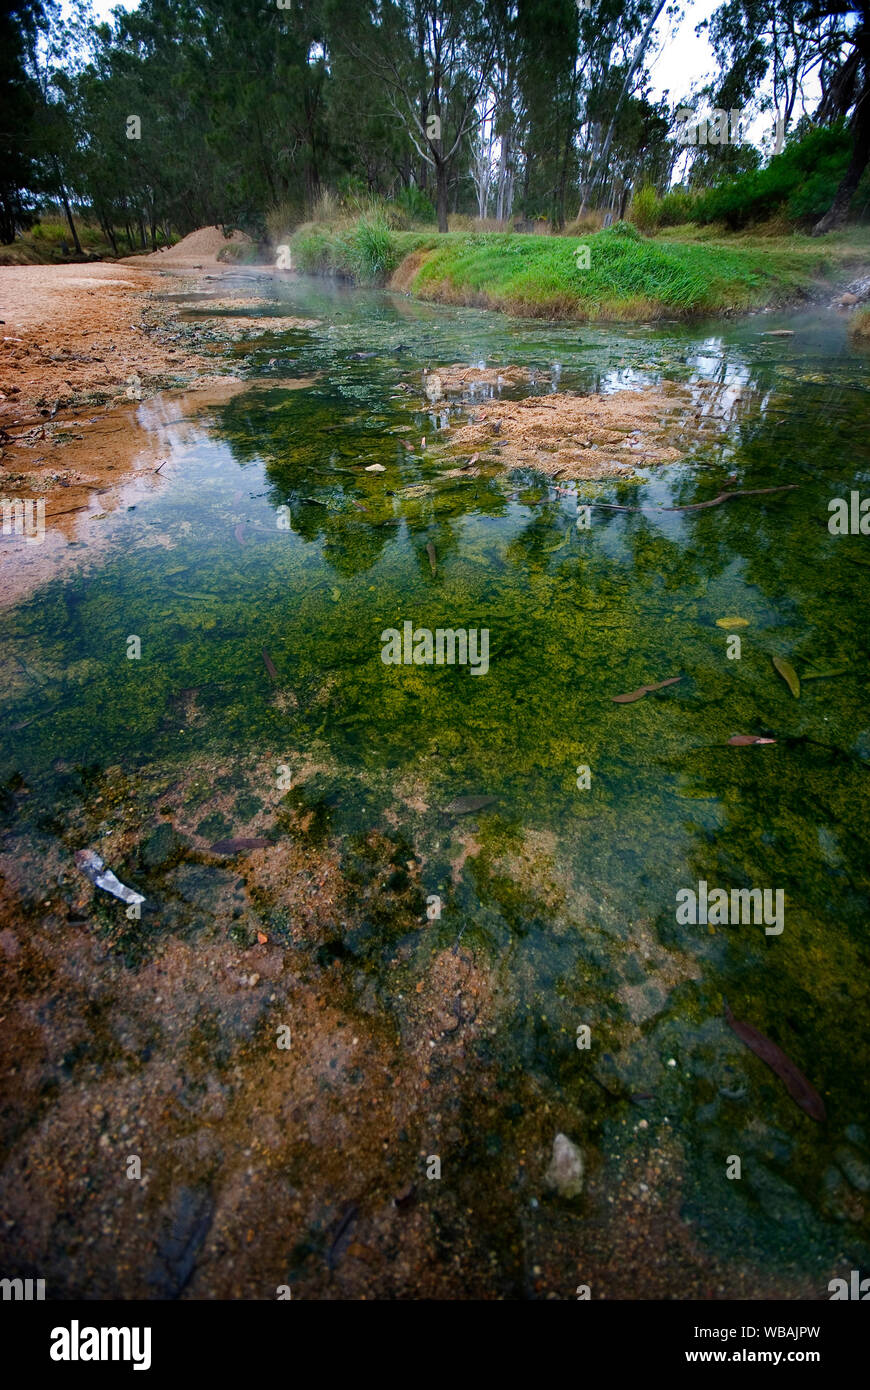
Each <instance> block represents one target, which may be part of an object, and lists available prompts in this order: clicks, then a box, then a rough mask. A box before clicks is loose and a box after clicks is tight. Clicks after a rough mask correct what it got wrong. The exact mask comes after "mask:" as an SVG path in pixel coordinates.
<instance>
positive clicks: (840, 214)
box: [812, 81, 870, 236]
mask: <svg viewBox="0 0 870 1390" xmlns="http://www.w3.org/2000/svg"><path fill="white" fill-rule="evenodd" d="M852 131H853V139H854V144H853V146H852V158H851V159H850V161H849V167H848V169H847V170H846V172H845V174H844V175H843V179H842V182H841V183H840V187H839V188H838V189H837V191H836V193H835V194H834V201H833V203H832V204H831V206H830V207H829V208H828V211H827V212H826V213H825V215H824V217H822V218H821V219H820V220H819V221H818V222H817V223H816V225H815V226H814V227H813V230H812V235H813V236H824V234H825V232H832V231H834V229H835V228H837V227H842V225H843V223H844V222H845V221H846V217H847V216H848V213H849V204H850V203H851V201H852V195H853V194H854V192H855V189H856V188H857V187H858V184H859V183H860V181H861V175H862V174H863V173H864V170H865V169H866V168H867V164H868V162H870V81H868V82H865V85H864V89H863V90H862V92H861V93H860V95H859V97H858V104H857V106H856V108H855V119H854V122H853V125H852Z"/></svg>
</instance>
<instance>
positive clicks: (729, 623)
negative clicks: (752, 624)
mask: <svg viewBox="0 0 870 1390" xmlns="http://www.w3.org/2000/svg"><path fill="white" fill-rule="evenodd" d="M716 626H717V627H748V626H749V619H748V618H717V619H716Z"/></svg>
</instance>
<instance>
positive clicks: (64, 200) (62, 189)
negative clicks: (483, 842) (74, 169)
mask: <svg viewBox="0 0 870 1390" xmlns="http://www.w3.org/2000/svg"><path fill="white" fill-rule="evenodd" d="M55 168H57V161H55ZM58 184H59V187H60V198H61V202H62V203H63V208H64V212H65V213H66V220H67V222H68V223H69V229H70V234H71V235H72V239H73V245H74V246H75V248H76V251H77V252H78V253H79V255H80V256H81V255H83V252H82V244H81V242H80V241H79V234H78V232H77V231H76V224H75V222H73V215H72V208H71V207H70V205H69V199H68V198H67V196H66V188H65V187H64V184H63V182H62V180H60V179H58Z"/></svg>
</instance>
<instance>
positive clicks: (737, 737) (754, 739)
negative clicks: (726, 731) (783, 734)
mask: <svg viewBox="0 0 870 1390" xmlns="http://www.w3.org/2000/svg"><path fill="white" fill-rule="evenodd" d="M728 742H729V743H730V744H731V745H732V746H733V747H734V748H748V747H749V746H750V745H751V744H753V743H776V739H775V738H759V736H758V734H732V735H731V737H730V738H729V740H728Z"/></svg>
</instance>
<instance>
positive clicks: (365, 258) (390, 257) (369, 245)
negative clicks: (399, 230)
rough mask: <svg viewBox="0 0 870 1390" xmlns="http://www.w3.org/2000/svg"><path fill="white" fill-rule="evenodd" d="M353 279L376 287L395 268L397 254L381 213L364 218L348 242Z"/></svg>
mask: <svg viewBox="0 0 870 1390" xmlns="http://www.w3.org/2000/svg"><path fill="white" fill-rule="evenodd" d="M347 244H348V246H349V248H350V260H351V269H352V271H353V275H354V279H356V280H360V281H361V282H362V283H364V284H366V283H368V284H375V283H381V282H382V281H384V280H386V279H387V277H388V276H389V274H390V272H391V271H392V270H394V269H395V267H396V262H397V261H398V253H397V251H396V248H395V246H394V244H393V238H392V235H391V230H390V227H389V224H388V222H387V219H386V217H385V216H384V214H383V213H382V212H380V211H377V212H374V213H370V214H369V215H368V216H366V217H361V218H360V219H359V221H358V222H357V224H356V226H355V228H354V229H353V232H352V233H351V236H350V238H349V240H348V243H347Z"/></svg>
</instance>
